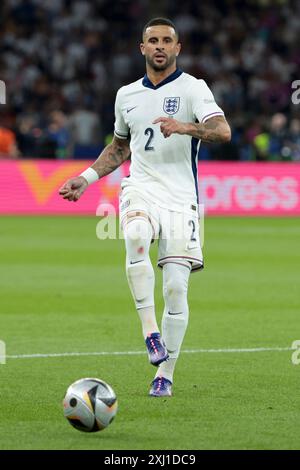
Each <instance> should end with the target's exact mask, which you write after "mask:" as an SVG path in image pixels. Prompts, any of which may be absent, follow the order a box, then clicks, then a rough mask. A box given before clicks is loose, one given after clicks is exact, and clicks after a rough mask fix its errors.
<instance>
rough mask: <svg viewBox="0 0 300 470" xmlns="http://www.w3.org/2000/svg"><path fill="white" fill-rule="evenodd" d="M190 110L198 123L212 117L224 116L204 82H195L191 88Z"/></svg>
mask: <svg viewBox="0 0 300 470" xmlns="http://www.w3.org/2000/svg"><path fill="white" fill-rule="evenodd" d="M191 99H192V110H193V113H194V116H195V119H197V120H198V121H199V122H205V121H207V120H208V119H210V118H211V117H214V116H224V112H223V110H222V109H221V108H220V107H219V106H218V105H217V103H216V102H215V98H214V95H213V94H212V92H211V90H210V89H209V87H208V86H207V84H206V82H205V81H204V80H197V82H196V83H195V85H194V86H193V87H192V96H191Z"/></svg>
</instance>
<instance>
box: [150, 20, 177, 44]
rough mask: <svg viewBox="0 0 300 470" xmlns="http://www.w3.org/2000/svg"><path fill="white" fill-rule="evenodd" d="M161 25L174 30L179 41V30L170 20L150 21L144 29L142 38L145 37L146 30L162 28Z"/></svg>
mask: <svg viewBox="0 0 300 470" xmlns="http://www.w3.org/2000/svg"><path fill="white" fill-rule="evenodd" d="M160 25H164V26H170V27H171V28H173V29H174V31H175V34H176V37H177V39H179V34H178V30H177V28H176V26H175V24H174V23H173V21H171V20H169V19H168V18H153V19H152V20H150V21H148V23H146V24H145V26H144V28H143V34H142V36H143V37H144V34H145V32H146V29H147V28H150V26H160Z"/></svg>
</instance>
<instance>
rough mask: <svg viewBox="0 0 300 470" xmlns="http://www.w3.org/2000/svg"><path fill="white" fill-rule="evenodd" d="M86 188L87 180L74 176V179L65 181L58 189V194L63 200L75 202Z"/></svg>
mask: <svg viewBox="0 0 300 470" xmlns="http://www.w3.org/2000/svg"><path fill="white" fill-rule="evenodd" d="M87 187H88V182H87V180H86V179H85V178H84V177H83V176H76V177H75V178H71V179H69V180H68V181H66V182H65V184H64V185H63V186H62V187H61V188H60V189H59V191H58V194H59V195H60V196H62V197H63V199H68V200H69V201H74V202H76V201H78V199H79V198H80V197H81V196H82V194H83V193H84V191H85V190H86V188H87Z"/></svg>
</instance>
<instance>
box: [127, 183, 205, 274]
mask: <svg viewBox="0 0 300 470" xmlns="http://www.w3.org/2000/svg"><path fill="white" fill-rule="evenodd" d="M130 212H138V213H140V214H138V215H142V214H147V216H148V218H149V221H150V223H151V225H152V229H153V236H152V238H153V240H152V241H154V240H155V239H157V240H158V261H157V265H158V267H160V268H162V267H163V265H164V264H166V263H168V262H176V263H179V264H180V260H185V261H189V262H190V263H191V271H197V270H200V269H202V268H203V255H202V250H201V243H200V233H199V215H198V211H197V207H196V206H194V205H190V207H187V208H185V211H181V212H180V211H174V210H169V209H166V208H163V207H160V206H158V205H157V204H155V203H153V202H150V201H146V199H145V197H144V196H142V195H141V194H140V193H139V192H138V191H136V190H133V189H130V190H126V189H125V190H123V191H122V192H121V194H120V206H119V216H120V224H121V226H122V227H123V224H124V221H125V218H126V216H127V214H129V213H130Z"/></svg>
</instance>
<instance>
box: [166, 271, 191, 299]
mask: <svg viewBox="0 0 300 470" xmlns="http://www.w3.org/2000/svg"><path fill="white" fill-rule="evenodd" d="M163 294H164V299H165V301H167V302H172V303H174V302H177V301H178V300H179V299H182V298H183V297H186V295H187V285H186V283H185V282H184V281H183V280H182V279H181V278H180V277H175V278H172V277H170V278H167V279H166V280H165V282H164V287H163Z"/></svg>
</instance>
